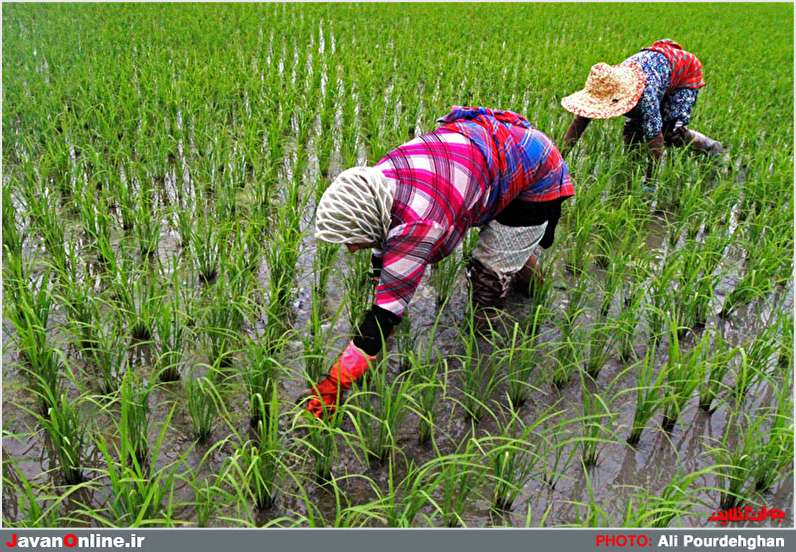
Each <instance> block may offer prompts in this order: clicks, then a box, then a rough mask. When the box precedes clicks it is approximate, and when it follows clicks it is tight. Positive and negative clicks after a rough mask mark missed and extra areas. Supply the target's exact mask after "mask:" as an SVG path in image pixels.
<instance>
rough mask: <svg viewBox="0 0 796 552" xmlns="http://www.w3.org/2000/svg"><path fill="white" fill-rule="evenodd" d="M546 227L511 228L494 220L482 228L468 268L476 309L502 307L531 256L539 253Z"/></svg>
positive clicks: (543, 225)
mask: <svg viewBox="0 0 796 552" xmlns="http://www.w3.org/2000/svg"><path fill="white" fill-rule="evenodd" d="M545 228H547V223H546V222H545V223H544V224H541V225H539V226H521V227H512V226H504V225H502V224H500V223H498V222H496V221H492V222H490V223H488V224H487V225H486V226H485V227H484V228H482V229H481V232H480V233H479V235H478V243H477V244H476V246H475V249H474V250H473V257H472V259H471V260H470V262H469V263H468V266H467V278H468V280H469V281H470V286H471V287H472V291H473V302H474V303H475V305H476V307H479V308H489V307H495V308H499V307H501V306H502V305H503V302H504V301H505V299H506V296H507V295H508V293H509V290H510V288H511V283H512V280H513V278H514V276H515V274H517V273H518V272H520V270H522V269H523V267H524V266H525V264H526V262H527V261H528V259H529V258H530V257H531V255H533V254H535V253H538V248H539V242H540V241H541V240H542V237H543V236H544V231H545Z"/></svg>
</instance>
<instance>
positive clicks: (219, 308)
mask: <svg viewBox="0 0 796 552" xmlns="http://www.w3.org/2000/svg"><path fill="white" fill-rule="evenodd" d="M224 284H225V285H219V286H214V288H213V292H212V293H211V295H210V301H209V303H208V305H207V306H206V308H205V311H204V316H203V318H204V324H203V327H202V329H201V331H202V333H203V334H204V335H205V337H206V338H207V342H208V345H209V348H208V357H209V360H210V363H211V364H213V365H219V366H220V367H224V368H227V367H229V366H232V361H233V355H234V354H235V353H236V352H237V350H238V347H239V342H240V336H241V330H242V329H243V321H244V320H245V317H246V307H247V306H246V304H245V303H244V300H245V299H244V298H243V297H240V296H236V295H235V293H234V291H233V289H232V288H231V286H230V285H229V284H228V283H227V281H226V279H225V282H224Z"/></svg>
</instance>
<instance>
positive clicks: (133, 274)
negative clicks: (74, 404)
mask: <svg viewBox="0 0 796 552" xmlns="http://www.w3.org/2000/svg"><path fill="white" fill-rule="evenodd" d="M129 262H130V261H129V260H127V259H125V260H124V261H123V262H122V265H121V266H120V270H119V272H117V273H116V274H115V275H114V277H113V281H112V283H111V286H112V288H113V293H114V296H115V298H116V302H117V306H118V308H119V310H120V311H121V312H122V314H123V316H124V317H125V318H126V319H127V324H128V329H129V332H130V336H131V337H132V338H133V339H135V340H138V341H148V340H150V339H151V338H152V332H153V331H154V329H155V319H156V316H157V313H158V309H159V305H160V301H161V299H162V295H161V290H160V284H159V281H158V279H157V278H155V277H153V275H152V274H151V273H149V272H147V271H141V270H138V269H134V268H133V267H132V266H130V264H129Z"/></svg>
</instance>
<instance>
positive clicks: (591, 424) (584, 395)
mask: <svg viewBox="0 0 796 552" xmlns="http://www.w3.org/2000/svg"><path fill="white" fill-rule="evenodd" d="M587 377H588V376H587V375H586V374H584V373H583V372H580V397H581V401H582V403H583V416H582V418H581V424H582V427H583V429H582V432H581V435H580V437H579V438H578V441H579V444H580V458H581V462H582V463H583V466H584V467H585V468H591V467H593V466H595V465H597V459H598V456H599V452H600V450H599V449H600V445H605V444H606V443H609V442H611V437H610V433H609V432H608V429H607V428H609V427H611V421H612V420H613V419H614V418H615V417H616V414H615V413H614V412H612V411H611V408H610V407H609V406H608V404H607V403H606V402H605V400H604V399H603V398H602V397H601V396H600V394H599V393H597V392H596V391H592V390H591V389H590V388H589V385H590V384H592V385H593V381H592V382H587V380H586V378H587Z"/></svg>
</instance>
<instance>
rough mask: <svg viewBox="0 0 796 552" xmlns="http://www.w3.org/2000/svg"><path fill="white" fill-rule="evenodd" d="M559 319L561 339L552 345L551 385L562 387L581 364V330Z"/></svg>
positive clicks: (582, 340) (569, 380)
mask: <svg viewBox="0 0 796 552" xmlns="http://www.w3.org/2000/svg"><path fill="white" fill-rule="evenodd" d="M565 318H566V317H564V319H562V320H561V322H560V323H559V324H560V328H561V339H560V340H559V341H557V342H556V344H555V345H553V347H554V348H553V360H554V361H555V368H554V369H553V385H554V386H555V388H556V389H559V390H561V389H563V388H564V387H566V386H567V385H568V384H569V382H571V381H572V377H573V376H574V375H575V373H577V372H578V371H579V370H580V368H581V366H582V365H583V356H584V354H583V342H584V338H583V331H582V330H581V329H579V328H575V327H573V326H571V325H570V324H569V322H567V320H566V319H565Z"/></svg>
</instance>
